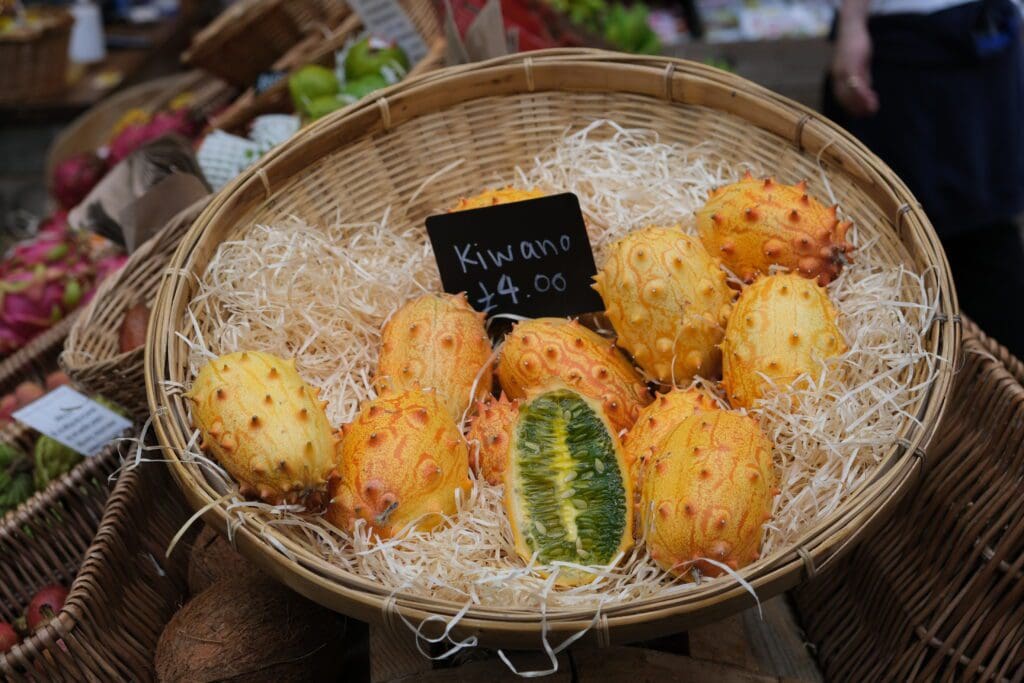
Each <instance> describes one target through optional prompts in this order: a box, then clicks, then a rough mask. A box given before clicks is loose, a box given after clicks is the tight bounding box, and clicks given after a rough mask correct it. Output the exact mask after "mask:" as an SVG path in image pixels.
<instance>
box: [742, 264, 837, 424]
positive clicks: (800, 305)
mask: <svg viewBox="0 0 1024 683" xmlns="http://www.w3.org/2000/svg"><path fill="white" fill-rule="evenodd" d="M845 351H846V342H845V341H843V334H842V332H841V331H840V330H839V327H838V326H837V325H836V309H835V307H834V306H833V305H832V302H831V301H830V300H829V298H828V294H827V293H826V292H825V290H824V289H823V288H822V287H819V286H818V285H817V284H816V283H815V282H814V281H813V280H807V279H806V278H803V277H800V276H799V275H796V274H795V273H789V274H781V275H769V276H766V277H763V278H760V279H759V280H757V281H756V282H754V284H752V285H748V286H747V287H746V288H745V289H744V290H743V292H742V294H740V298H739V300H738V301H737V302H736V306H735V308H734V309H733V313H732V317H731V318H730V319H729V324H728V326H727V327H726V330H725V339H724V340H723V342H722V358H723V363H722V384H723V385H725V389H726V392H727V393H728V397H729V402H730V403H731V404H732V406H733V407H739V406H743V407H748V408H749V407H750V406H752V405H753V404H754V402H755V401H756V400H757V399H759V398H760V397H761V395H762V394H763V392H764V390H765V385H766V381H765V379H764V376H767V377H769V378H771V380H772V381H773V382H774V383H775V384H776V385H777V386H780V387H785V386H787V385H792V383H793V381H794V380H796V379H797V378H798V377H799V376H800V375H802V374H804V373H809V374H811V375H816V374H817V373H818V372H819V371H820V369H821V362H822V361H823V360H825V359H827V358H830V357H832V356H837V355H839V354H841V353H843V352H845Z"/></svg>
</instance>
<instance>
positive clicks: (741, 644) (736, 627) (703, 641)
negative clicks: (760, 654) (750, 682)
mask: <svg viewBox="0 0 1024 683" xmlns="http://www.w3.org/2000/svg"><path fill="white" fill-rule="evenodd" d="M755 614H756V610H755ZM690 656H691V657H693V658H694V659H701V660H705V661H709V662H719V663H722V664H728V665H730V666H735V667H738V668H740V669H745V670H747V671H753V672H761V673H771V672H770V671H767V672H766V671H763V670H762V669H761V667H760V666H758V659H757V655H756V654H754V651H753V649H751V647H750V639H749V638H748V637H747V631H746V629H745V628H744V625H743V616H742V615H740V614H735V615H733V616H731V617H728V618H726V619H723V620H722V621H719V622H715V623H714V624H709V625H707V626H703V627H701V628H697V629H693V630H691V631H690Z"/></svg>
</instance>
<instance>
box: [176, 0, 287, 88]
mask: <svg viewBox="0 0 1024 683" xmlns="http://www.w3.org/2000/svg"><path fill="white" fill-rule="evenodd" d="M294 1H295V0H239V1H238V2H235V3H234V4H232V5H231V6H230V7H228V8H227V9H226V10H225V11H224V12H222V13H221V14H220V16H218V17H217V18H216V19H214V20H213V21H212V22H210V24H209V25H208V26H207V27H206V28H204V29H203V30H202V31H200V32H199V33H197V34H196V36H195V38H193V39H192V45H191V46H190V47H189V49H188V50H187V51H186V52H185V54H183V55H182V60H183V61H184V62H185V63H186V64H188V65H189V66H195V67H199V68H201V69H203V70H204V71H208V72H210V73H212V74H215V75H217V76H220V77H221V78H223V79H224V80H226V81H227V82H229V83H231V84H233V85H236V86H239V87H241V88H245V87H248V86H249V85H251V84H252V83H254V82H255V81H256V77H257V76H259V75H260V74H261V73H263V72H264V71H266V70H267V69H269V68H270V66H271V65H272V64H273V63H274V62H275V61H277V59H278V58H279V57H281V55H283V54H285V53H286V52H287V51H288V50H290V49H291V48H292V46H293V45H295V44H296V43H298V42H299V41H300V40H301V39H302V36H303V27H302V26H300V25H299V23H298V21H297V20H296V14H295V13H294V12H293V11H290V10H289V9H288V5H290V4H292V2H294ZM303 4H304V3H303Z"/></svg>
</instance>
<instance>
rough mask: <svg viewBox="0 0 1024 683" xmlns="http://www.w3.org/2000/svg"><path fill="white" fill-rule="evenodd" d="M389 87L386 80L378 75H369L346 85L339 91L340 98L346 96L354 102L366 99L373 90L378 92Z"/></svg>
mask: <svg viewBox="0 0 1024 683" xmlns="http://www.w3.org/2000/svg"><path fill="white" fill-rule="evenodd" d="M389 85H391V84H390V83H388V82H387V79H385V78H384V77H383V76H381V75H380V74H371V75H369V76H363V77H362V78H359V79H357V80H354V81H350V82H348V83H346V84H345V87H344V88H342V89H341V94H342V96H345V95H348V96H349V97H352V98H353V100H352V101H353V102H354V101H356V100H360V99H362V98H364V97H366V96H367V95H369V94H370V93H372V92H373V91H374V90H380V89H381V88H386V87H388V86H389Z"/></svg>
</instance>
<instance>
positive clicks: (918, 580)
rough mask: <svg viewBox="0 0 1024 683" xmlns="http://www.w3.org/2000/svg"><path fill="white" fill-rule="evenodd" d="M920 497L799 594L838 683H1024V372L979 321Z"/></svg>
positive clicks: (969, 335) (967, 338) (967, 341)
mask: <svg viewBox="0 0 1024 683" xmlns="http://www.w3.org/2000/svg"><path fill="white" fill-rule="evenodd" d="M963 358H964V366H963V368H962V369H961V370H960V371H959V373H958V375H957V383H956V390H955V392H954V394H953V398H952V400H951V402H950V410H949V411H948V412H947V413H946V416H945V418H944V419H943V422H942V427H943V429H942V430H941V431H940V432H939V436H937V437H936V439H935V441H934V442H933V444H932V446H931V447H930V448H929V449H928V455H927V457H926V460H925V462H926V466H927V468H928V471H927V474H926V476H925V478H924V481H923V483H922V484H921V487H920V488H919V489H918V490H917V491H915V493H914V495H912V496H908V497H907V498H906V501H905V502H904V503H903V504H902V505H900V507H899V509H898V510H897V512H896V513H895V514H894V515H893V520H892V522H890V523H889V524H888V525H886V526H885V527H884V528H883V529H882V530H881V531H880V532H879V533H878V534H876V535H874V536H873V537H872V538H870V539H868V540H866V541H865V542H864V543H863V544H862V545H861V546H860V547H858V548H857V549H856V550H855V551H854V552H853V553H852V554H851V556H850V559H849V560H848V561H846V562H843V563H841V564H838V565H836V567H835V568H834V569H833V570H832V571H829V572H827V573H825V574H823V575H822V576H820V577H817V578H816V579H815V580H814V581H811V582H809V583H808V584H807V585H806V586H805V587H803V588H801V589H800V590H799V591H797V592H796V600H797V605H798V606H799V608H800V612H801V616H802V617H803V623H804V627H805V629H806V631H807V636H808V639H809V640H810V641H812V642H814V643H816V644H817V652H818V661H819V662H820V664H821V666H822V668H823V669H824V672H825V674H826V676H827V678H828V679H829V680H835V681H881V680H887V681H896V680H899V681H909V680H916V681H938V680H942V681H952V680H957V681H963V680H990V681H1020V680H1024V628H1022V627H1021V625H1022V624H1024V498H1022V496H1021V484H1020V481H1021V474H1022V473H1024V386H1021V385H1022V383H1024V365H1022V364H1021V362H1020V361H1019V360H1017V359H1016V358H1014V357H1013V356H1012V355H1010V353H1009V352H1008V351H1007V350H1006V349H1005V348H1003V347H1002V346H1000V345H999V344H997V343H995V342H994V341H992V340H990V339H988V338H986V337H985V335H984V334H982V333H981V332H980V331H979V330H978V329H977V327H975V326H974V325H973V324H972V323H968V324H967V325H966V327H965V330H964V353H963Z"/></svg>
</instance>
